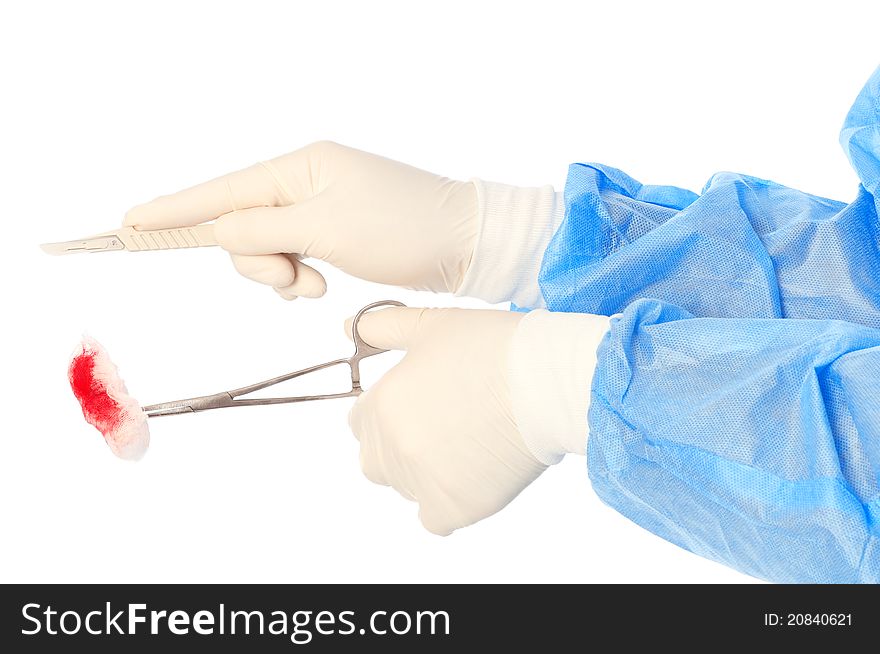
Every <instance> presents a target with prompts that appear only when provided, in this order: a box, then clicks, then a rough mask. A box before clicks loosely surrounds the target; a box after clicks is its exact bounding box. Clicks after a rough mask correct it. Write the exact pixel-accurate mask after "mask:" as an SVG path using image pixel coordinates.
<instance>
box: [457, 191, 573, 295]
mask: <svg viewBox="0 0 880 654" xmlns="http://www.w3.org/2000/svg"><path fill="white" fill-rule="evenodd" d="M471 181H472V182H473V183H474V185H475V186H476V188H477V202H478V206H479V211H478V216H479V218H478V220H479V223H480V224H479V232H478V236H477V243H476V246H475V247H474V254H473V258H472V259H471V264H470V266H469V267H468V269H467V272H466V273H465V276H464V280H463V281H462V284H461V286H460V287H459V288H458V289H457V290H456V292H455V294H456V295H467V296H469V297H476V298H480V299H481V300H486V301H487V302H492V303H495V302H513V303H515V304H517V305H518V306H521V307H527V308H535V309H536V308H542V307H544V306H546V304H545V303H544V298H543V297H542V296H541V290H540V289H539V288H538V272H539V271H540V269H541V260H542V259H543V257H544V250H546V249H547V245H548V244H549V243H550V239H551V238H552V237H553V234H555V233H556V230H557V229H558V228H559V225H560V224H561V223H562V218H563V215H564V213H565V204H564V202H563V199H562V194H561V193H556V192H555V191H554V190H553V187H552V186H550V185H547V186H541V187H540V188H520V187H517V186H508V185H507V184H497V183H495V182H484V181H482V180H479V179H472V180H471Z"/></svg>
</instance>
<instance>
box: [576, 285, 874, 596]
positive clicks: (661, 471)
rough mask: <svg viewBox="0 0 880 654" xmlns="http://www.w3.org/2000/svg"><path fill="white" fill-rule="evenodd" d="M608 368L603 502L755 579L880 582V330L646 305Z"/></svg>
mask: <svg viewBox="0 0 880 654" xmlns="http://www.w3.org/2000/svg"><path fill="white" fill-rule="evenodd" d="M598 355H599V356H598V360H599V363H598V367H597V368H596V373H595V375H594V378H593V387H592V401H591V404H590V409H589V425H590V436H589V439H588V445H587V457H588V468H589V474H590V478H591V482H592V485H593V488H594V489H595V491H596V493H597V494H598V495H599V497H600V498H601V499H602V500H603V501H604V502H605V503H606V504H608V505H610V506H611V507H613V508H614V509H616V510H617V511H619V512H620V513H622V514H623V515H624V516H626V517H628V518H630V519H631V520H633V521H634V522H636V523H637V524H639V525H641V526H642V527H644V528H646V529H648V530H650V531H652V532H653V533H655V534H657V535H659V536H661V537H663V538H665V539H667V540H669V541H671V542H673V543H675V544H677V545H679V546H681V547H683V548H685V549H688V550H691V551H693V552H695V553H697V554H700V555H702V556H705V557H707V558H710V559H713V560H716V561H719V562H722V563H725V564H727V565H729V566H731V567H733V568H736V569H738V570H740V571H742V572H745V573H747V574H751V575H753V576H756V577H760V578H763V579H767V580H770V581H776V582H814V583H816V582H834V583H854V582H870V583H880V485H878V480H880V330H876V329H872V328H868V327H863V326H860V325H855V324H852V323H847V322H842V321H832V320H767V319H717V318H694V317H693V316H692V315H691V314H689V313H688V312H687V311H685V310H684V309H681V308H679V307H675V306H672V305H669V304H666V303H664V302H661V301H659V300H641V301H638V302H635V303H634V304H632V305H630V306H629V307H627V309H626V310H625V311H624V312H623V314H622V315H621V316H619V317H613V318H612V321H611V330H610V332H609V333H608V334H607V335H606V336H605V339H604V341H603V342H602V344H601V346H600V348H599V351H598Z"/></svg>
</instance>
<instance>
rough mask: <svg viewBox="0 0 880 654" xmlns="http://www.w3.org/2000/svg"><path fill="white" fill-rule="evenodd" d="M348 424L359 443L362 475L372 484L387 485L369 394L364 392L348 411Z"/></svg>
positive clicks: (374, 415)
mask: <svg viewBox="0 0 880 654" xmlns="http://www.w3.org/2000/svg"><path fill="white" fill-rule="evenodd" d="M348 425H349V427H351V431H352V433H353V434H354V435H355V438H357V439H358V442H359V443H360V448H361V449H360V454H359V460H360V464H361V471H362V472H363V473H364V476H365V477H366V478H367V479H369V480H370V481H371V482H373V483H374V484H379V485H380V486H388V485H389V483H388V479H387V478H386V476H385V471H384V469H383V466H382V456H381V452H380V451H379V434H378V432H377V424H376V414H375V411H373V410H372V409H371V407H370V394H369V393H364V394H362V395H361V396H360V397H359V398H358V399H357V402H355V403H354V406H352V407H351V410H350V411H349V412H348Z"/></svg>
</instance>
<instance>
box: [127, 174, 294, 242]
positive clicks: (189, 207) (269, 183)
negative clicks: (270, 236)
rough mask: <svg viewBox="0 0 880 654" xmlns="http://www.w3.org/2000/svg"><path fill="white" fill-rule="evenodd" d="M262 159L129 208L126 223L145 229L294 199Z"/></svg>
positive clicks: (191, 222) (189, 222)
mask: <svg viewBox="0 0 880 654" xmlns="http://www.w3.org/2000/svg"><path fill="white" fill-rule="evenodd" d="M271 166H272V164H271V162H269V163H259V164H256V165H254V166H251V167H249V168H245V169H244V170H239V171H236V172H234V173H230V174H228V175H224V176H222V177H218V178H216V179H212V180H210V181H208V182H204V183H203V184H198V185H196V186H193V187H191V188H188V189H184V190H183V191H179V192H177V193H173V194H171V195H163V196H161V197H158V198H156V199H155V200H153V201H151V202H147V203H145V204H139V205H138V206H136V207H133V208H131V209H129V210H128V212H127V213H126V214H125V219H124V220H123V225H133V226H135V227H140V228H144V229H164V228H168V227H185V226H188V225H197V224H198V223H203V222H206V221H208V220H213V219H214V218H217V217H218V216H221V215H223V214H225V213H229V212H230V211H237V210H239V209H247V208H250V207H279V206H284V205H287V204H291V203H292V202H294V198H292V197H291V196H290V194H289V193H288V191H287V190H286V188H285V187H282V186H281V185H280V184H279V183H278V178H277V176H276V175H273V173H272V167H271Z"/></svg>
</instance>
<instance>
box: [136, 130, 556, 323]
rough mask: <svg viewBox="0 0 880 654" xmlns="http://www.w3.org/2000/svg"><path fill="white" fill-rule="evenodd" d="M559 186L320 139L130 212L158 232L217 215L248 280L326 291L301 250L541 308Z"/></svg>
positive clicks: (408, 281)
mask: <svg viewBox="0 0 880 654" xmlns="http://www.w3.org/2000/svg"><path fill="white" fill-rule="evenodd" d="M561 209H562V203H561V201H560V200H559V198H558V196H557V194H556V193H554V192H553V189H552V187H550V186H546V187H541V188H533V189H521V188H517V187H513V186H506V185H504V184H494V183H490V182H481V181H480V180H473V181H470V182H460V181H455V180H451V179H447V178H446V177H440V176H437V175H434V174H432V173H428V172H425V171H423V170H419V169H417V168H413V167H412V166H407V165H406V164H402V163H398V162H396V161H391V160H390V159H385V158H382V157H379V156H376V155H373V154H369V153H366V152H361V151H359V150H354V149H352V148H347V147H345V146H342V145H338V144H336V143H332V142H329V141H321V142H318V143H313V144H312V145H309V146H306V147H305V148H302V149H301V150H297V151H296V152H292V153H290V154H286V155H284V156H281V157H278V158H277V159H272V160H271V161H266V162H262V163H259V164H257V165H254V166H251V167H250V168H246V169H244V170H241V171H238V172H235V173H231V174H229V175H225V176H223V177H219V178H217V179H214V180H212V181H209V182H206V183H204V184H200V185H198V186H194V187H192V188H190V189H186V190H184V191H180V192H179V193H175V194H173V195H167V196H163V197H160V198H157V199H155V200H153V201H152V202H148V203H146V204H142V205H139V206H137V207H134V208H133V209H131V210H130V211H129V212H128V213H127V214H126V216H125V221H124V222H125V224H126V225H133V226H136V227H139V228H142V229H160V228H170V227H183V226H189V225H195V224H198V223H202V222H206V221H209V220H214V219H217V221H216V236H217V240H218V241H219V243H220V245H221V246H222V247H223V248H224V249H226V250H228V251H229V252H230V253H231V254H232V261H233V263H234V264H235V267H236V269H238V271H239V272H240V273H242V274H243V275H244V276H245V277H249V278H250V279H253V280H255V281H257V282H261V283H263V284H267V285H269V286H272V287H274V288H275V290H276V291H277V292H278V294H279V295H281V297H283V298H285V299H293V298H295V297H297V296H300V295H301V296H304V297H319V296H321V295H323V294H324V292H325V290H326V284H325V282H324V278H323V277H322V276H321V275H320V273H318V272H317V271H316V270H315V269H314V268H311V267H310V266H307V265H306V264H304V263H302V261H300V258H301V257H314V258H317V259H323V260H324V261H327V262H328V263H330V264H332V265H334V266H336V267H337V268H339V269H341V270H343V271H345V272H347V273H349V274H352V275H355V276H356V277H360V278H362V279H366V280H369V281H373V282H380V283H384V284H393V285H396V286H404V287H407V288H413V289H420V290H430V291H435V292H459V293H460V294H463V295H470V296H473V297H480V298H483V299H485V300H488V301H490V302H501V301H506V300H513V301H515V302H516V303H517V304H519V305H521V306H539V305H540V304H541V300H540V293H539V292H538V286H537V271H538V268H539V266H540V263H541V256H542V255H543V252H544V249H545V247H546V245H547V243H548V242H549V240H550V237H551V236H552V234H553V232H554V230H555V229H556V227H557V226H558V224H559V222H560V221H561V220H562V213H561Z"/></svg>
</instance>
